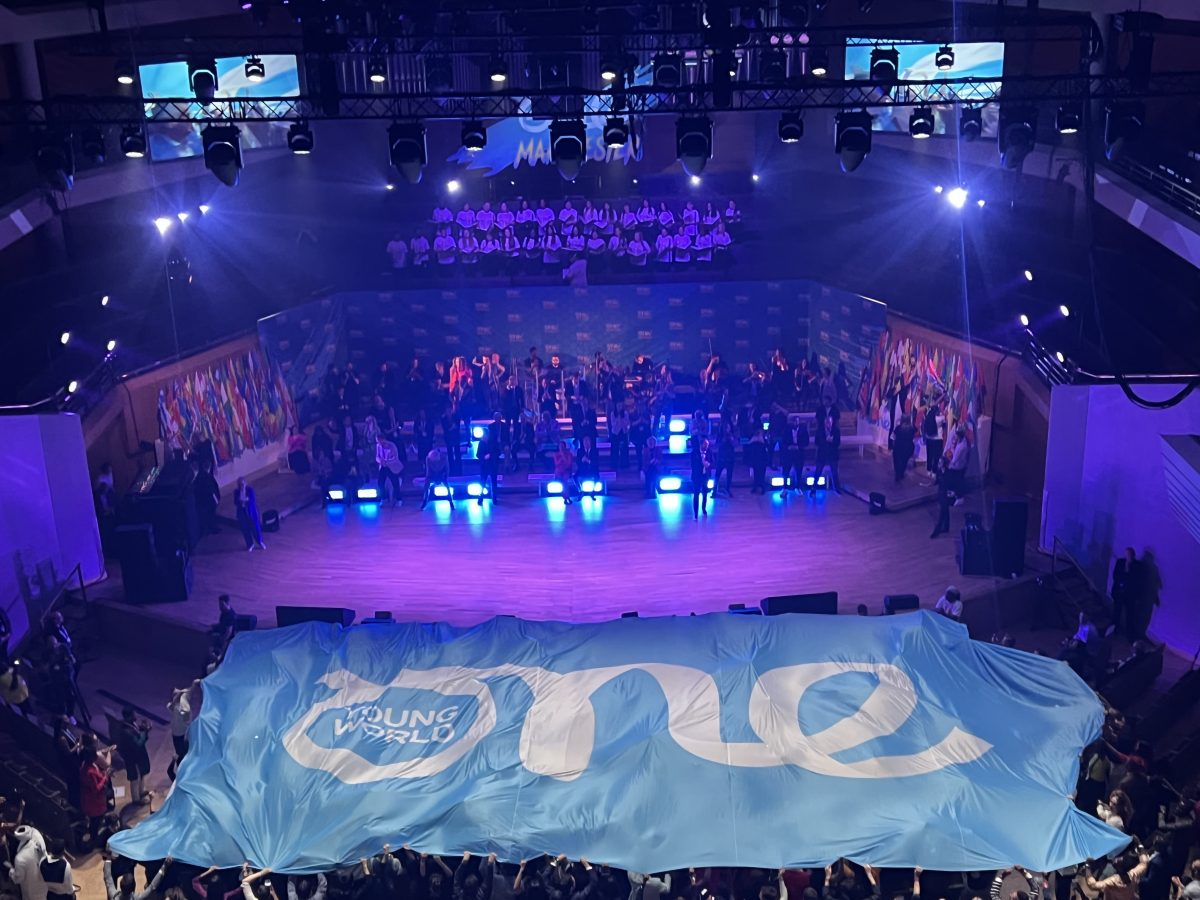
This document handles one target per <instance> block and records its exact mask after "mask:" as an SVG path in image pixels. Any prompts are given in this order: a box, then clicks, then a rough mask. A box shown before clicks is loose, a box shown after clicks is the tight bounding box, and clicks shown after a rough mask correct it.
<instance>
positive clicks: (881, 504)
mask: <svg viewBox="0 0 1200 900" xmlns="http://www.w3.org/2000/svg"><path fill="white" fill-rule="evenodd" d="M867 511H868V512H870V514H871V515H873V516H878V515H881V514H883V513H885V512H887V497H885V496H884V495H883V494H881V493H879V491H871V505H870V506H869V507H867Z"/></svg>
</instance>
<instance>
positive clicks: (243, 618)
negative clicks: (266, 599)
mask: <svg viewBox="0 0 1200 900" xmlns="http://www.w3.org/2000/svg"><path fill="white" fill-rule="evenodd" d="M257 627H258V616H250V615H242V614H241V613H239V614H238V615H236V616H234V617H233V630H234V632H236V633H241V632H243V631H253V630H254V629H255V628H257Z"/></svg>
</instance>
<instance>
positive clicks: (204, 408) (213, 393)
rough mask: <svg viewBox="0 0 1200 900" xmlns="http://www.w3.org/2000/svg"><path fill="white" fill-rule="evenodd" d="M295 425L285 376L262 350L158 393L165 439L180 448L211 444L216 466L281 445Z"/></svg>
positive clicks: (231, 359) (183, 379) (198, 371)
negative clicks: (258, 450) (201, 442)
mask: <svg viewBox="0 0 1200 900" xmlns="http://www.w3.org/2000/svg"><path fill="white" fill-rule="evenodd" d="M295 421H296V412H295V409H294V408H293V406H292V401H291V396H290V395H289V393H288V388H287V385H286V384H285V383H284V380H283V376H282V374H281V373H280V371H279V369H278V368H277V367H276V366H273V365H272V364H271V363H270V362H269V361H268V359H267V357H266V355H265V354H263V353H262V351H261V350H258V349H254V350H250V351H248V352H245V353H240V354H236V355H234V356H227V357H225V358H224V359H220V360H217V361H215V362H212V363H209V364H208V365H204V366H200V367H197V368H195V369H192V370H191V371H190V372H187V373H185V374H182V375H179V376H177V377H176V378H173V379H171V380H170V381H169V382H167V384H166V385H164V386H163V387H162V388H160V389H159V392H158V428H159V434H160V435H161V436H162V438H163V439H164V440H165V441H166V442H167V443H168V444H169V445H170V446H172V447H176V448H180V449H187V448H190V447H192V446H194V445H195V444H196V443H197V442H199V441H204V440H211V441H212V442H213V449H214V451H215V452H216V456H217V465H225V464H226V463H229V462H232V461H233V460H234V459H236V458H237V457H239V456H241V455H242V454H243V453H245V452H246V451H248V450H256V449H258V448H261V447H265V446H267V445H268V444H271V443H273V442H275V441H278V440H279V439H280V438H282V437H284V436H285V435H286V434H287V426H288V425H289V424H291V423H293V422H295Z"/></svg>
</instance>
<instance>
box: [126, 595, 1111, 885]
mask: <svg viewBox="0 0 1200 900" xmlns="http://www.w3.org/2000/svg"><path fill="white" fill-rule="evenodd" d="M1102 720H1103V711H1102V709H1101V707H1100V704H1099V702H1098V701H1097V699H1096V696H1095V694H1094V693H1093V692H1092V691H1091V690H1090V689H1089V688H1088V687H1087V686H1086V685H1085V684H1084V683H1083V682H1082V681H1081V680H1079V678H1077V677H1076V676H1075V675H1074V673H1072V672H1071V670H1070V669H1069V668H1068V667H1067V666H1066V665H1065V664H1063V663H1061V662H1058V661H1056V660H1051V659H1047V658H1044V657H1039V656H1033V655H1030V654H1026V653H1022V652H1020V651H1017V650H1012V649H1008V648H1004V647H1000V646H997V645H993V644H983V643H977V642H974V641H971V640H969V639H968V637H967V632H966V629H965V628H964V627H963V626H962V625H959V624H957V623H954V622H950V621H949V620H947V619H944V618H941V617H938V616H935V615H933V614H931V613H928V612H918V613H914V614H911V615H905V616H888V617H877V618H861V617H847V618H842V617H836V616H801V615H788V616H778V617H770V618H761V617H760V618H753V617H747V616H732V615H728V614H724V613H717V614H710V615H706V616H697V617H666V618H659V619H622V620H617V621H614V622H606V623H603V624H591V625H568V624H564V623H554V622H527V621H522V620H519V619H516V618H512V617H502V618H497V619H493V620H491V621H490V622H487V623H484V624H483V625H479V626H477V627H474V628H470V629H459V628H453V627H450V626H446V625H432V626H427V625H419V624H403V625H402V624H396V625H391V624H389V625H382V626H378V625H371V626H358V627H354V628H350V629H342V628H340V627H338V626H333V625H325V624H319V623H310V624H305V625H299V626H294V627H291V628H283V629H276V630H273V631H265V632H250V633H243V634H239V635H238V636H237V637H236V638H235V639H234V641H233V645H232V647H231V648H230V651H229V653H228V655H227V656H226V658H225V662H224V663H223V664H222V665H221V667H220V668H219V669H217V671H216V672H215V673H214V674H213V675H211V676H209V677H208V678H207V679H205V682H204V706H203V709H202V711H201V714H200V717H199V718H198V719H197V720H196V721H195V722H193V723H192V726H191V729H190V731H189V739H190V742H191V749H190V751H189V753H188V755H187V757H186V758H185V759H184V761H183V764H182V766H181V767H180V769H179V776H178V780H177V781H176V782H175V787H174V789H173V790H172V792H171V794H170V796H169V797H168V798H167V800H166V802H165V803H164V804H163V807H162V809H161V810H160V811H159V812H157V813H155V815H153V816H150V817H149V818H147V819H145V820H143V821H142V822H141V823H139V824H138V825H136V826H135V827H134V828H133V829H132V830H131V831H125V832H122V833H120V834H117V835H114V836H113V838H112V839H111V840H110V842H109V846H110V847H111V848H112V849H113V850H115V851H116V852H118V853H121V854H124V855H126V856H129V857H132V858H134V859H141V860H145V859H161V858H162V857H165V856H173V857H175V858H176V859H179V860H182V861H184V862H187V863H191V864H194V865H198V866H208V865H215V866H219V867H222V868H229V867H234V866H238V865H240V864H241V862H242V861H243V860H249V862H250V863H251V864H252V865H254V866H266V867H270V868H271V869H273V870H275V871H279V872H317V871H324V870H329V869H331V868H333V867H335V866H339V865H343V864H347V863H353V862H354V861H356V860H358V859H359V858H361V857H367V856H371V855H373V854H375V853H378V852H379V850H380V848H381V847H382V846H383V844H384V843H390V844H392V846H399V845H402V844H409V845H411V846H412V847H413V848H414V849H415V850H418V851H422V852H428V853H439V854H450V855H454V854H457V853H461V852H462V851H464V850H470V851H472V852H473V853H477V854H486V853H489V852H494V853H496V854H497V855H498V856H499V857H500V859H501V860H503V861H510V862H511V861H516V860H518V859H526V858H534V857H537V856H540V855H541V854H542V853H544V852H547V848H550V851H551V852H553V853H565V854H566V855H567V856H568V857H569V858H571V859H578V858H579V857H581V856H586V857H587V858H588V859H590V860H593V861H595V862H597V863H608V864H611V865H615V866H619V867H622V868H627V869H630V870H632V871H638V872H658V871H663V870H667V869H678V868H684V867H687V866H754V867H759V868H766V869H775V868H778V867H781V866H821V865H824V864H826V863H829V862H832V861H833V860H835V859H837V858H839V857H848V858H850V859H852V860H855V861H857V862H860V863H867V864H873V865H877V866H899V867H909V866H913V865H921V866H925V867H928V868H932V869H944V870H952V871H976V870H982V869H995V868H1001V867H1009V866H1012V865H1014V864H1019V865H1022V866H1025V867H1028V868H1030V869H1033V870H1036V871H1049V870H1053V869H1057V868H1059V867H1062V866H1066V865H1070V864H1073V863H1077V862H1079V861H1081V860H1083V859H1086V858H1099V857H1102V856H1104V855H1105V854H1107V853H1109V852H1111V851H1114V850H1116V849H1118V848H1120V847H1123V846H1125V845H1126V844H1127V843H1128V841H1129V838H1128V837H1127V836H1126V835H1123V834H1121V833H1120V832H1118V831H1116V830H1114V829H1112V828H1109V827H1108V826H1106V825H1104V824H1103V823H1101V822H1100V821H1099V820H1097V819H1095V818H1094V817H1092V816H1090V815H1088V814H1086V813H1084V812H1082V811H1081V810H1079V809H1077V808H1076V807H1075V806H1074V804H1073V803H1072V802H1071V794H1072V792H1073V791H1074V788H1075V780H1076V776H1077V775H1078V771H1079V762H1078V757H1079V753H1080V752H1081V750H1082V749H1083V747H1084V746H1085V745H1086V744H1088V743H1089V742H1090V741H1091V740H1093V739H1094V738H1095V737H1096V736H1097V735H1098V734H1099V732H1100V726H1101V723H1102Z"/></svg>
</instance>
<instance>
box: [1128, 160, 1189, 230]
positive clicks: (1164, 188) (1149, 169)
mask: <svg viewBox="0 0 1200 900" xmlns="http://www.w3.org/2000/svg"><path fill="white" fill-rule="evenodd" d="M1109 166H1110V167H1111V168H1112V169H1113V170H1114V171H1116V172H1118V173H1119V174H1121V175H1123V176H1125V177H1126V178H1128V179H1129V180H1130V181H1132V182H1134V183H1135V184H1137V185H1138V186H1140V187H1142V188H1145V189H1146V190H1147V191H1149V192H1150V193H1151V194H1153V195H1154V196H1155V197H1158V198H1159V199H1161V200H1163V201H1164V202H1166V203H1167V204H1168V205H1169V206H1171V207H1172V208H1173V209H1177V210H1179V211H1180V212H1182V213H1185V214H1187V215H1189V216H1191V217H1192V218H1193V219H1197V220H1200V192H1197V191H1196V190H1193V189H1192V188H1190V187H1188V186H1187V185H1186V184H1183V183H1182V182H1181V181H1180V180H1179V179H1178V178H1175V177H1172V175H1171V174H1169V173H1168V172H1165V171H1163V169H1162V167H1161V166H1159V167H1153V166H1148V165H1145V164H1144V163H1140V162H1138V161H1137V160H1134V159H1130V158H1129V157H1122V158H1121V159H1118V160H1115V161H1114V162H1111V163H1109Z"/></svg>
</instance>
